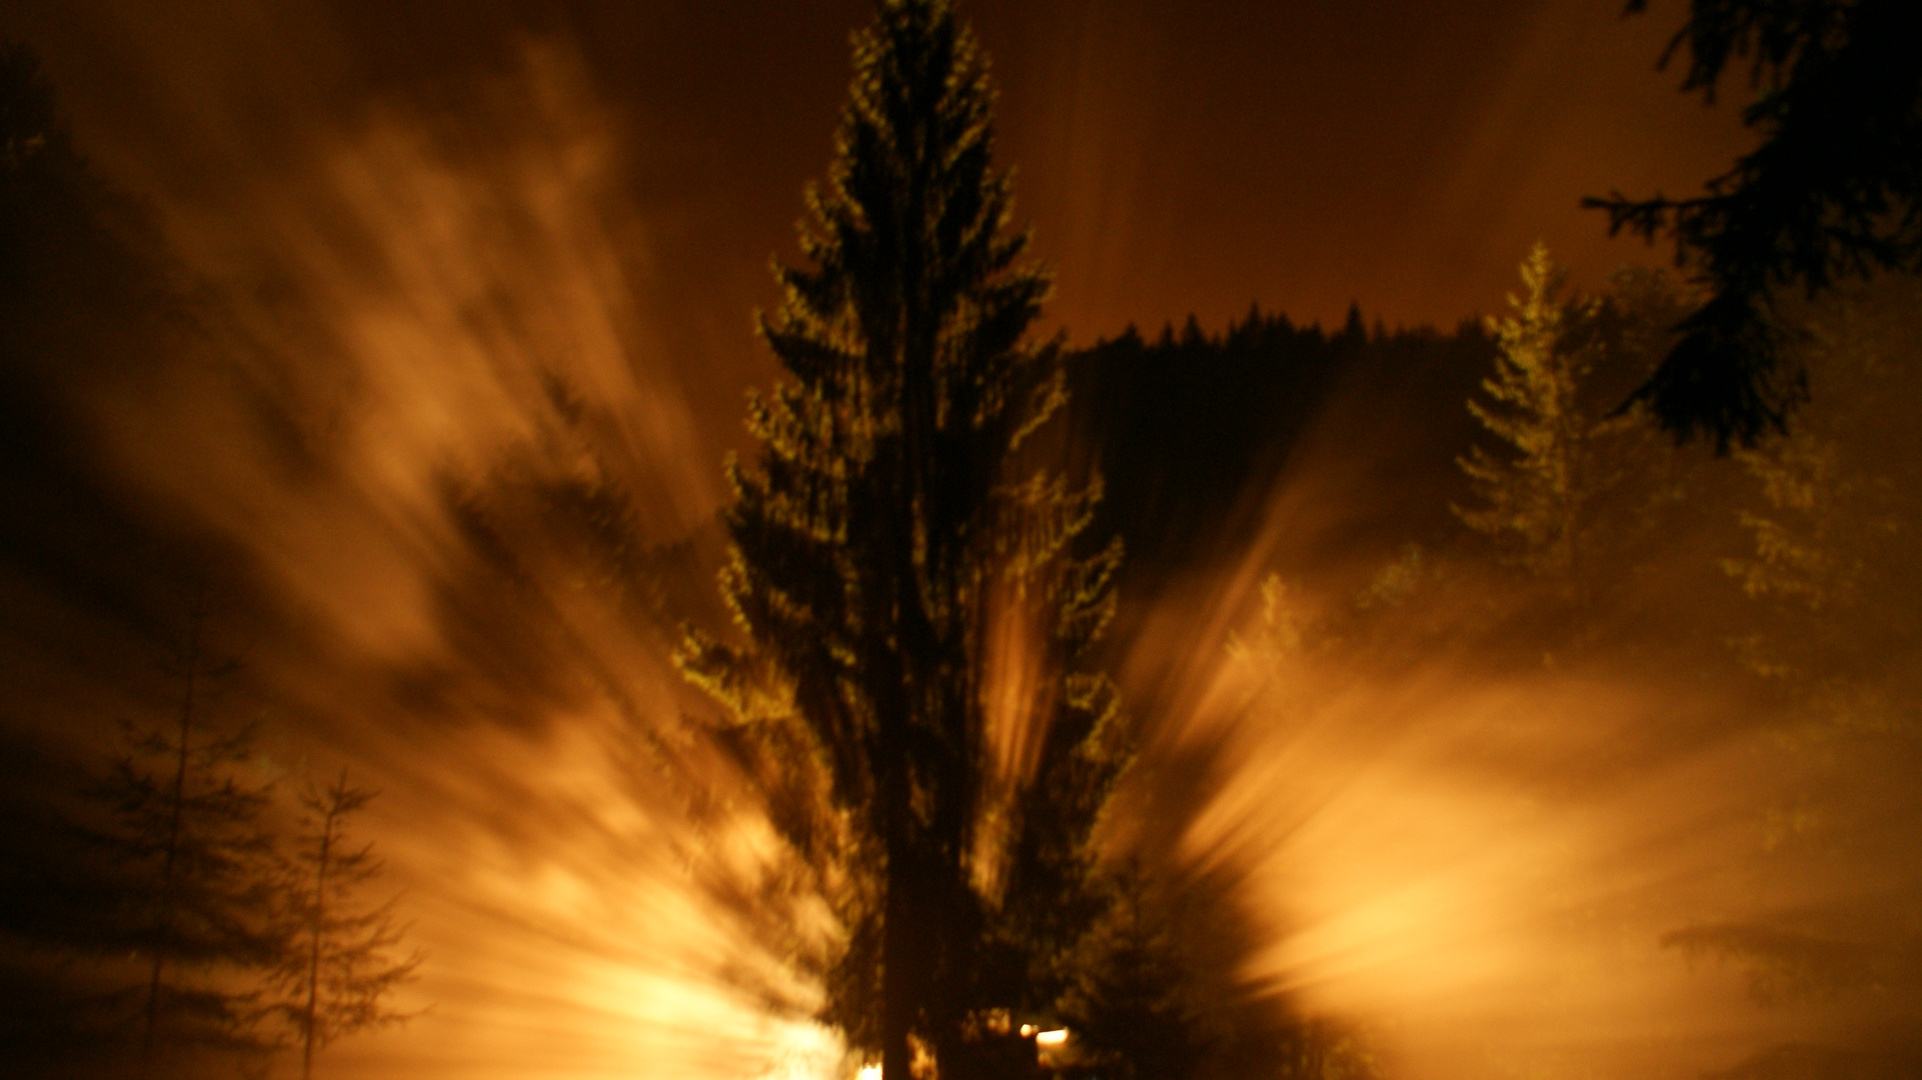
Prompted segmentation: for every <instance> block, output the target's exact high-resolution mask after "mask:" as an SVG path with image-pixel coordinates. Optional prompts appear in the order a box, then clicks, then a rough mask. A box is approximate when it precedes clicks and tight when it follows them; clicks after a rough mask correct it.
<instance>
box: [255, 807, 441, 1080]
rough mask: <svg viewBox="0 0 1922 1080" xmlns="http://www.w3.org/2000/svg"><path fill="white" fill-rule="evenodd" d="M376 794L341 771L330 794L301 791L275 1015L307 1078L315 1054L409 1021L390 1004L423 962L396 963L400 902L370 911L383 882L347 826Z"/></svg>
mask: <svg viewBox="0 0 1922 1080" xmlns="http://www.w3.org/2000/svg"><path fill="white" fill-rule="evenodd" d="M374 796H375V792H373V791H371V790H369V789H367V788H360V787H354V786H353V785H351V784H349V783H348V782H347V772H346V770H345V769H343V770H341V773H340V775H339V776H338V777H336V778H335V780H334V782H333V783H331V784H328V785H327V786H326V787H319V786H317V785H314V784H312V783H309V784H308V785H307V786H306V787H305V789H304V790H302V791H301V793H300V805H301V809H302V810H303V811H304V818H305V820H304V823H303V825H304V827H303V829H302V831H301V833H300V835H299V836H298V837H297V838H296V844H297V848H296V850H295V852H294V853H293V857H292V859H291V861H290V864H289V866H288V874H287V882H286V885H287V896H288V899H289V900H290V901H291V903H290V905H289V906H290V908H291V912H290V914H291V919H290V922H289V926H288V932H289V938H290V940H289V942H288V944H287V947H286V948H285V950H284V951H283V953H282V957H281V963H280V964H279V966H278V968H277V969H276V970H275V972H274V981H275V983H276V984H277V985H278V986H279V988H280V990H281V992H282V993H281V1000H280V1002H279V1004H278V1005H277V1007H276V1010H275V1011H276V1012H278V1013H279V1014H280V1015H281V1017H282V1018H284V1019H285V1020H286V1021H287V1025H288V1027H289V1028H291V1029H292V1031H293V1037H294V1041H295V1042H296V1043H298V1044H299V1046H300V1076H301V1080H308V1078H309V1077H311V1076H312V1075H313V1070H314V1055H315V1054H316V1053H318V1052H319V1051H320V1050H322V1049H323V1048H325V1047H326V1046H327V1044H329V1043H331V1042H333V1041H335V1040H337V1039H340V1038H343V1037H345V1036H348V1035H352V1034H354V1033H356V1032H360V1031H366V1030H369V1029H373V1028H380V1027H385V1026H387V1025H390V1024H397V1023H400V1022H402V1021H404V1020H406V1019H407V1016H408V1014H406V1013H404V1012H401V1011H399V1010H396V1009H394V1008H393V1007H392V1006H391V1005H390V1004H389V1002H388V998H389V996H390V995H391V994H392V992H393V990H394V988H395V987H397V986H399V985H401V984H402V983H405V982H407V981H408V980H410V979H411V978H412V977H413V974H414V969H416V968H418V967H419V966H420V964H421V960H422V957H421V954H420V953H419V952H414V953H411V954H409V955H406V956H400V955H397V954H396V952H395V950H396V949H397V948H398V947H399V946H400V943H401V938H402V930H401V928H400V927H398V926H396V925H395V924H394V917H393V906H394V905H393V902H392V901H391V900H390V901H388V902H387V903H384V904H379V905H372V906H370V905H368V904H367V903H366V901H365V898H364V897H363V896H362V895H361V893H362V892H363V890H364V888H365V886H367V885H368V884H369V883H371V882H373V881H374V880H375V879H376V878H378V877H379V876H380V873H381V869H382V866H381V862H380V860H379V859H377V858H375V857H374V852H373V845H372V844H358V845H356V844H351V843H349V842H348V839H347V826H348V823H349V819H350V818H351V817H352V816H353V815H354V814H355V813H357V812H359V811H360V810H362V809H364V808H365V807H366V806H367V804H368V803H369V802H372V801H373V799H374Z"/></svg>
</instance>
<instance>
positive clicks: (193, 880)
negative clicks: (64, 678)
mask: <svg viewBox="0 0 1922 1080" xmlns="http://www.w3.org/2000/svg"><path fill="white" fill-rule="evenodd" d="M206 614H207V613H206V604H205V597H204V593H203V594H202V595H201V596H200V597H199V598H197V599H196V600H195V602H194V605H193V608H192V610H191V612H190V618H189V624H188V628H187V632H186V635H185V637H184V639H183V641H182V643H181V645H180V649H179V655H178V656H177V657H175V658H174V659H175V662H176V663H177V665H178V666H177V669H176V670H175V671H174V674H175V675H176V676H177V677H178V678H179V680H180V699H179V702H178V705H177V719H176V721H175V723H174V724H173V725H172V726H171V730H168V729H164V728H163V729H155V730H151V731H141V730H139V729H137V728H135V727H133V726H132V725H129V726H128V728H127V737H128V748H127V749H126V751H125V752H124V753H123V754H122V755H121V756H120V757H118V758H117V759H116V760H115V761H114V763H113V766H112V769H111V771H110V772H109V773H108V774H107V776H106V777H105V779H104V780H102V781H101V782H100V783H99V784H98V785H96V786H95V787H94V789H93V790H92V791H91V792H90V794H91V795H92V797H93V798H94V800H95V801H96V802H97V803H99V804H100V805H101V806H102V807H103V809H104V810H105V811H106V812H107V816H108V825H107V827H106V829H105V830H104V831H102V832H101V833H99V834H98V835H97V836H96V837H95V839H96V840H97V841H98V842H99V843H100V845H101V846H102V847H103V849H104V851H105V853H106V855H107V857H108V858H109V860H110V861H111V862H112V863H113V864H114V865H115V867H116V873H117V876H118V878H119V889H120V893H121V896H122V902H121V903H120V904H119V908H120V910H119V911H117V912H116V913H115V914H114V915H113V916H112V918H113V919H114V921H115V922H117V923H120V924H122V925H121V926H120V927H119V928H118V933H119V934H120V935H122V936H124V937H125V939H126V942H127V945H128V947H129V951H130V952H132V953H133V954H134V955H136V956H138V957H140V959H141V961H142V964H143V967H144V971H143V974H142V979H141V983H142V985H141V986H140V988H139V989H138V991H137V992H136V994H135V995H134V996H136V997H137V1000H138V1002H139V1010H140V1016H139V1019H138V1022H137V1023H138V1029H139V1046H140V1058H139V1074H140V1075H141V1076H147V1075H150V1074H151V1073H152V1072H153V1070H154V1069H155V1068H156V1067H157V1065H158V1062H159V1059H160V1057H161V1055H162V1052H163V1050H164V1048H165V1047H167V1046H170V1045H185V1044H201V1045H224V1046H229V1047H249V1048H263V1047H264V1046H265V1045H266V1043H265V1042H264V1041H263V1040H262V1039H261V1038H260V1037H259V1035H258V1034H257V1032H256V1030H255V1029H256V1025H257V1021H258V1019H259V1008H258V1001H257V998H258V996H259V995H258V993H257V990H256V989H255V986H254V983H255V977H256V976H257V975H258V974H259V973H261V972H263V971H264V970H266V969H267V968H268V967H269V966H271V965H272V964H273V963H274V962H275V961H276V960H277V958H278V956H279V944H280V942H279V936H278V934H277V932H276V927H275V925H274V918H273V908H274V901H275V887H274V886H275V882H274V873H273V866H272V853H273V837H272V835H271V834H270V833H269V832H268V830H267V828H266V826H265V824H264V822H263V821H262V814H263V812H264V811H265V810H266V808H267V806H268V802H269V798H270V792H269V789H268V788H267V787H266V786H265V785H262V784H257V783H250V782H249V781H248V780H247V778H246V776H245V774H244V771H243V769H242V766H243V765H244V763H245V762H246V761H247V759H248V758H249V757H250V756H251V755H252V732H251V730H248V731H242V732H241V733H239V734H233V735H222V734H220V733H218V732H216V731H215V730H213V728H212V725H211V724H210V723H209V722H208V719H207V717H206V716H205V715H204V711H205V704H204V698H205V697H206V695H207V684H208V682H209V681H211V680H213V679H215V678H217V677H218V676H219V675H220V674H222V673H223V672H224V671H226V670H228V669H229V668H230V665H229V664H224V663H215V662H210V661H209V659H208V649H207V643H206V640H205V623H206Z"/></svg>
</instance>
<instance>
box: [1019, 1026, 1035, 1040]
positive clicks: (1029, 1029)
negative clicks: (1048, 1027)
mask: <svg viewBox="0 0 1922 1080" xmlns="http://www.w3.org/2000/svg"><path fill="white" fill-rule="evenodd" d="M1033 1034H1034V1025H1033V1024H1022V1025H1021V1037H1022V1038H1024V1039H1025V1038H1027V1037H1028V1036H1030V1035H1033Z"/></svg>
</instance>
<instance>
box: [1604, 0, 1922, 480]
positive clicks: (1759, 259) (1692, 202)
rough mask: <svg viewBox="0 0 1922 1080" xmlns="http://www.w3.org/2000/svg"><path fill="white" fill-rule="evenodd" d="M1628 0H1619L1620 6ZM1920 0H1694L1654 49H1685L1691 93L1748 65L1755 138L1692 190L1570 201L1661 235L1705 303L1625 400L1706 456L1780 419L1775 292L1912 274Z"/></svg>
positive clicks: (1632, 8)
mask: <svg viewBox="0 0 1922 1080" xmlns="http://www.w3.org/2000/svg"><path fill="white" fill-rule="evenodd" d="M1644 6H1645V0H1632V2H1631V3H1630V4H1629V6H1628V12H1627V13H1628V14H1635V13H1638V12H1640V11H1641V10H1642V9H1643V8H1644ZM1918 42H1922V4H1917V3H1915V2H1914V0H1693V4H1692V7H1691V10H1690V16H1689V21H1688V24H1687V25H1686V26H1684V27H1683V28H1682V30H1680V31H1679V32H1678V33H1677V34H1676V35H1675V37H1674V39H1673V40H1672V41H1670V43H1669V46H1668V48H1667V50H1666V51H1665V52H1664V53H1663V55H1662V61H1661V62H1662V64H1663V65H1666V64H1667V63H1668V62H1669V60H1671V59H1672V58H1673V57H1674V55H1675V54H1676V53H1677V52H1678V51H1679V50H1681V49H1682V48H1683V47H1684V46H1686V47H1687V49H1688V51H1689V54H1690V64H1689V72H1688V76H1687V78H1686V80H1685V81H1684V82H1683V84H1682V89H1683V90H1684V92H1687V91H1693V90H1700V91H1702V93H1703V96H1704V98H1705V99H1706V100H1708V101H1711V102H1712V101H1713V100H1714V97H1715V89H1716V85H1717V84H1718V83H1719V81H1720V79H1721V77H1722V74H1723V72H1724V71H1725V70H1726V69H1727V67H1728V66H1729V64H1730V63H1731V62H1735V61H1740V60H1748V61H1749V62H1750V72H1749V81H1750V84H1751V85H1752V86H1754V87H1755V88H1756V89H1757V96H1756V99H1755V101H1754V102H1753V103H1752V104H1751V105H1749V106H1748V108H1747V109H1745V110H1744V111H1743V113H1742V122H1743V123H1744V124H1745V125H1747V126H1748V127H1750V128H1751V129H1753V130H1755V131H1756V132H1757V133H1758V134H1760V135H1761V136H1762V142H1761V145H1759V146H1757V147H1756V149H1755V150H1754V151H1752V152H1751V153H1749V154H1748V155H1746V156H1744V157H1742V158H1741V159H1739V160H1738V161H1737V162H1736V163H1735V166H1734V168H1732V169H1731V170H1729V171H1728V172H1727V173H1724V174H1723V175H1721V176H1718V177H1716V178H1714V179H1713V180H1710V181H1709V182H1708V184H1707V188H1708V193H1707V194H1706V195H1703V196H1700V197H1696V198H1691V199H1667V198H1663V197H1660V196H1657V197H1655V198H1653V199H1640V200H1638V199H1630V198H1627V197H1626V196H1624V195H1622V194H1621V193H1620V192H1615V193H1612V194H1611V195H1610V196H1609V197H1608V198H1605V199H1603V198H1593V197H1591V198H1586V199H1583V200H1582V205H1583V206H1585V207H1588V208H1591V209H1600V210H1605V211H1607V212H1608V216H1609V234H1610V235H1611V236H1613V235H1617V234H1620V233H1622V232H1624V231H1626V232H1629V233H1631V234H1635V235H1639V236H1642V237H1644V238H1645V239H1648V240H1650V241H1653V240H1655V239H1656V238H1657V237H1659V236H1670V237H1673V239H1674V240H1675V244H1676V260H1677V263H1678V264H1680V265H1686V266H1690V267H1692V268H1693V269H1694V271H1695V275H1696V278H1697V280H1698V281H1700V282H1701V283H1702V284H1703V285H1705V286H1706V287H1707V289H1708V291H1709V300H1708V302H1707V303H1706V304H1704V305H1703V306H1702V308H1701V309H1700V310H1698V311H1697V312H1695V313H1694V314H1693V315H1690V316H1689V317H1688V318H1687V319H1685V320H1684V321H1683V322H1682V323H1681V324H1680V325H1679V326H1678V327H1677V329H1678V330H1679V331H1681V334H1682V337H1681V340H1680V341H1679V342H1677V344H1676V345H1675V347H1674V349H1673V350H1671V351H1670V353H1669V354H1668V356H1667V357H1666V358H1665V359H1664V360H1663V361H1662V363H1661V364H1660V366H1659V367H1657V369H1656V370H1655V372H1654V374H1653V375H1651V376H1650V377H1649V379H1648V380H1647V381H1646V382H1645V383H1643V384H1642V386H1641V387H1640V388H1639V389H1637V390H1636V392H1635V394H1634V396H1633V397H1632V398H1631V400H1630V404H1634V403H1637V402H1641V403H1646V404H1647V405H1648V407H1649V408H1650V409H1651V411H1652V412H1653V413H1654V414H1655V416H1656V418H1657V419H1658V420H1659V421H1660V422H1661V424H1662V426H1663V427H1664V428H1665V429H1667V430H1668V431H1669V432H1670V433H1671V434H1673V435H1674V436H1675V437H1676V438H1677V439H1678V440H1687V439H1689V438H1691V437H1693V436H1695V435H1704V436H1707V437H1710V438H1713V439H1714V440H1715V443H1716V446H1717V448H1718V449H1720V450H1726V449H1728V447H1729V446H1730V445H1731V444H1732V443H1740V444H1742V445H1752V444H1753V443H1754V442H1755V441H1756V440H1757V439H1759V438H1761V437H1762V436H1764V435H1766V434H1768V433H1769V432H1771V431H1783V430H1786V428H1787V426H1788V421H1789V418H1790V416H1791V414H1792V413H1793V412H1794V410H1795V408H1796V406H1797V405H1799V404H1800V403H1801V402H1802V401H1803V400H1804V399H1805V398H1806V397H1807V392H1808V391H1807V379H1806V374H1805V372H1804V371H1803V369H1802V365H1801V363H1800V361H1798V360H1796V359H1795V358H1794V356H1793V355H1792V352H1791V351H1790V350H1789V349H1788V348H1787V346H1788V345H1789V344H1790V343H1791V341H1790V335H1789V334H1788V332H1787V331H1786V330H1785V329H1784V328H1783V327H1782V326H1781V324H1780V323H1779V321H1778V320H1777V319H1776V318H1775V316H1774V310H1773V297H1774V296H1775V295H1776V293H1777V291H1778V290H1780V289H1782V288H1784V287H1788V286H1792V285H1799V286H1801V287H1802V289H1803V290H1804V291H1805V293H1806V294H1807V295H1809V296H1814V295H1816V294H1819V293H1821V292H1823V291H1825V290H1827V289H1829V288H1831V287H1832V286H1834V285H1835V284H1836V283H1837V282H1838V281H1840V280H1843V279H1847V278H1859V277H1865V276H1867V275H1868V274H1870V273H1872V272H1874V271H1877V270H1897V271H1912V270H1917V269H1922V199H1918V198H1917V196H1918V194H1919V193H1922V48H1918V47H1917V43H1918Z"/></svg>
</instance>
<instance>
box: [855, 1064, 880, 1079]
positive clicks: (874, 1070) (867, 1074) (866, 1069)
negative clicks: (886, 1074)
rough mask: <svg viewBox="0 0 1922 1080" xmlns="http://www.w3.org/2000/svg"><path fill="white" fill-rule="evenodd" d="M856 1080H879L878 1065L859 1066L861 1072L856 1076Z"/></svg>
mask: <svg viewBox="0 0 1922 1080" xmlns="http://www.w3.org/2000/svg"><path fill="white" fill-rule="evenodd" d="M856 1080H881V1066H879V1065H863V1066H861V1071H860V1073H858V1074H857V1078H856Z"/></svg>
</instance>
